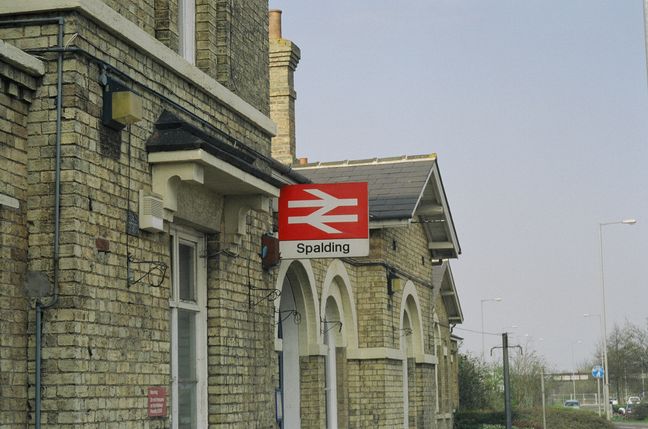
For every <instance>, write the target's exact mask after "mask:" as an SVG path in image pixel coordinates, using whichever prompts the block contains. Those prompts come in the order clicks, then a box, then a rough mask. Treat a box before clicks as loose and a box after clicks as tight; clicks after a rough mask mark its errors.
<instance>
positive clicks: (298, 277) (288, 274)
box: [274, 260, 322, 356]
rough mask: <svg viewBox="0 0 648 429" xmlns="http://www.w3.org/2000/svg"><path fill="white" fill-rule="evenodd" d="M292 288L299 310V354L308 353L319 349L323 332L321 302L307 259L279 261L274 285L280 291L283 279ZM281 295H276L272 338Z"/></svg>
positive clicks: (276, 324) (276, 325)
mask: <svg viewBox="0 0 648 429" xmlns="http://www.w3.org/2000/svg"><path fill="white" fill-rule="evenodd" d="M286 281H287V282H288V284H289V285H290V287H291V288H292V293H293V296H294V298H295V310H297V311H298V312H299V314H300V319H301V320H300V322H299V324H300V327H299V354H300V355H302V356H305V355H308V354H310V352H311V351H312V350H318V347H319V346H318V345H319V344H322V335H321V333H320V329H319V321H320V306H319V303H318V298H317V290H316V289H315V275H314V273H313V268H312V266H311V264H310V262H309V261H308V260H294V261H282V263H281V265H280V267H279V274H278V276H277V283H276V286H275V288H276V289H277V290H278V291H279V292H281V291H282V289H283V287H284V284H285V282H286ZM281 299H282V296H281V295H279V296H278V297H277V299H275V302H274V304H275V338H277V335H278V326H279V316H280V315H279V309H280V307H281Z"/></svg>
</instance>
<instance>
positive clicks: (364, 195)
mask: <svg viewBox="0 0 648 429" xmlns="http://www.w3.org/2000/svg"><path fill="white" fill-rule="evenodd" d="M279 251H280V253H281V258H282V259H301V258H338V257H344V256H367V255H368V254H369V197H368V185H367V183H366V182H353V183H327V184H309V185H288V186H284V187H283V188H281V193H280V195H279Z"/></svg>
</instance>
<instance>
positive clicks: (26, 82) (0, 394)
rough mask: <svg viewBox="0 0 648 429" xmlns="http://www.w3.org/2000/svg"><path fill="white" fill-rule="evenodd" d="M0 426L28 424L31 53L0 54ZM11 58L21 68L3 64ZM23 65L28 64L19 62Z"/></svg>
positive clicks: (34, 83)
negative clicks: (25, 291)
mask: <svg viewBox="0 0 648 429" xmlns="http://www.w3.org/2000/svg"><path fill="white" fill-rule="evenodd" d="M0 56H2V61H1V62H0V81H1V82H2V84H1V85H0V201H2V202H0V240H1V246H0V267H2V270H1V271H0V332H2V336H0V398H2V399H0V427H21V426H24V425H26V424H27V398H28V387H27V386H28V383H29V381H28V380H29V374H28V364H27V346H28V331H29V327H28V317H29V310H30V303H29V300H28V299H27V298H26V297H25V295H24V291H23V285H24V282H25V276H26V272H27V249H28V237H27V228H26V224H27V207H28V205H27V199H28V194H27V192H28V171H27V164H28V157H27V115H28V113H29V108H30V105H31V102H32V100H33V97H34V93H35V91H36V89H37V88H38V86H39V84H40V75H39V74H37V73H35V72H33V71H29V70H28V68H27V64H28V62H29V61H33V62H37V63H38V60H36V59H34V58H27V55H23V56H19V55H18V54H17V53H16V52H14V50H12V49H11V47H9V48H8V49H2V50H0ZM7 58H12V59H13V61H16V60H17V61H18V62H19V64H18V65H10V64H9V63H8V62H5V60H6V59H7ZM21 61H24V63H22V64H21Z"/></svg>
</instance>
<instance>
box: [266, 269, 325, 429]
mask: <svg viewBox="0 0 648 429" xmlns="http://www.w3.org/2000/svg"><path fill="white" fill-rule="evenodd" d="M279 285H280V287H277V289H280V290H281V295H280V296H279V298H277V302H275V308H276V317H275V321H276V325H277V330H276V339H277V340H276V342H275V351H276V352H277V366H278V368H277V371H278V376H277V386H276V401H277V402H276V406H277V408H276V410H277V422H278V423H279V426H280V427H281V428H282V429H293V428H300V427H301V362H300V357H301V356H303V355H305V354H307V352H308V349H309V346H310V344H316V343H317V335H318V330H317V327H316V326H317V325H316V322H315V321H316V320H319V307H318V305H317V304H316V299H317V297H316V294H315V290H314V277H313V271H312V269H311V267H310V265H309V263H308V262H302V261H293V262H288V263H284V264H282V266H281V267H280V270H279V276H278V286H279Z"/></svg>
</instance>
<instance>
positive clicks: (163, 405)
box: [148, 386, 167, 417]
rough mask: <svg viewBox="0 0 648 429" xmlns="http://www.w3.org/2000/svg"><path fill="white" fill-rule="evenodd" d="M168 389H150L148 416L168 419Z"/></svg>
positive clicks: (156, 387) (157, 387)
mask: <svg viewBox="0 0 648 429" xmlns="http://www.w3.org/2000/svg"><path fill="white" fill-rule="evenodd" d="M166 401H167V394H166V388H164V387H159V386H154V387H149V388H148V416H149V417H166V415H167V402H166Z"/></svg>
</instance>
